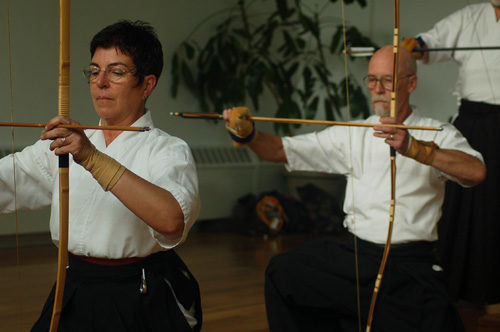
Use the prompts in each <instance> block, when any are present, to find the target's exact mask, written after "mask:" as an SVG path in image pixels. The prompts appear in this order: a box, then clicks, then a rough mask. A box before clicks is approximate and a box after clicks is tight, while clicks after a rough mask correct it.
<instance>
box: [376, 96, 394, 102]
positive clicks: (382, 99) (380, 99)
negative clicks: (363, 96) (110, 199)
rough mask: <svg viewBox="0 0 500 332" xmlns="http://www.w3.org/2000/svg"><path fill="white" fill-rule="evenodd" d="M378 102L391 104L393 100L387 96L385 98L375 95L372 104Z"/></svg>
mask: <svg viewBox="0 0 500 332" xmlns="http://www.w3.org/2000/svg"><path fill="white" fill-rule="evenodd" d="M376 101H383V102H386V103H389V102H390V101H391V100H390V99H389V98H388V97H387V96H384V95H374V96H373V97H372V102H373V103H374V102H376Z"/></svg>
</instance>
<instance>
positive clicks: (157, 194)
mask: <svg viewBox="0 0 500 332" xmlns="http://www.w3.org/2000/svg"><path fill="white" fill-rule="evenodd" d="M111 192H112V193H113V194H114V195H115V196H116V197H117V198H118V199H119V200H120V201H121V202H122V203H123V204H124V205H125V206H126V207H127V208H128V209H129V210H130V211H132V212H133V213H134V214H135V215H137V216H138V217H139V218H141V219H142V220H143V221H144V222H145V223H146V224H148V225H149V226H150V227H151V228H153V229H154V230H156V231H157V232H159V233H161V234H163V235H164V236H167V237H169V238H173V239H176V238H179V237H180V236H181V235H182V232H183V231H184V214H183V212H182V209H181V207H180V205H179V203H178V202H177V200H176V199H175V198H174V196H173V195H172V194H171V193H170V192H168V191H167V190H165V189H163V188H160V187H158V186H156V185H154V184H152V183H150V182H148V181H146V180H144V179H143V178H141V177H139V176H137V175H136V174H134V173H133V172H131V171H129V170H125V172H124V173H123V175H122V176H121V178H120V180H118V182H117V183H116V184H115V186H114V187H113V188H112V189H111Z"/></svg>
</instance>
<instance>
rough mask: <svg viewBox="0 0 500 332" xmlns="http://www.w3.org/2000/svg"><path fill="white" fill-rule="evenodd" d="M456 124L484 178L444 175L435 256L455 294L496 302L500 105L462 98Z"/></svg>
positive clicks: (499, 244) (499, 273)
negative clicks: (475, 181)
mask: <svg viewBox="0 0 500 332" xmlns="http://www.w3.org/2000/svg"><path fill="white" fill-rule="evenodd" d="M454 125H455V126H456V127H457V128H458V129H459V130H460V131H461V132H462V134H463V135H464V136H465V137H466V138H467V140H468V141H469V144H470V145H471V146H472V148H473V149H475V150H477V151H479V152H481V154H482V155H483V158H484V161H485V164H486V168H487V176H486V180H485V181H484V182H483V183H481V184H479V185H477V186H475V187H472V188H463V187H461V186H460V185H458V184H456V183H454V182H452V181H448V183H447V185H446V195H445V202H444V204H443V216H442V218H441V221H440V222H439V224H438V228H439V252H440V254H439V257H440V260H441V261H442V264H443V267H444V269H445V271H446V273H447V279H448V284H449V292H450V295H451V296H452V298H453V299H454V300H458V299H461V300H466V301H469V302H472V303H474V304H476V305H485V304H492V303H499V302H500V283H499V282H498V281H499V280H500V264H499V262H500V105H490V104H485V103H477V102H470V101H467V100H462V103H461V106H460V109H459V116H458V117H457V119H456V120H455V122H454Z"/></svg>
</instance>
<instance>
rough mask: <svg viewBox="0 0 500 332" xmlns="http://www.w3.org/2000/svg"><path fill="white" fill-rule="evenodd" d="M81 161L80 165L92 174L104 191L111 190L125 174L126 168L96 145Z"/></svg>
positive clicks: (92, 146)
mask: <svg viewBox="0 0 500 332" xmlns="http://www.w3.org/2000/svg"><path fill="white" fill-rule="evenodd" d="M80 159H81V160H80V161H79V164H80V165H82V166H83V167H84V168H85V169H86V170H87V171H89V172H90V173H91V174H92V176H93V177H94V178H95V179H96V180H97V182H99V184H100V185H101V187H102V188H103V189H104V191H109V190H111V188H113V187H114V185H115V184H116V183H117V182H118V180H119V179H120V178H121V176H122V175H123V173H124V172H125V167H123V166H122V165H121V164H120V163H119V162H117V161H116V160H114V159H113V158H111V157H110V156H108V155H107V154H105V153H102V152H100V151H99V150H97V149H96V147H95V146H94V145H91V149H89V150H88V153H86V154H85V155H83V156H81V158H80Z"/></svg>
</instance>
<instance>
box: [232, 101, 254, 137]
mask: <svg viewBox="0 0 500 332" xmlns="http://www.w3.org/2000/svg"><path fill="white" fill-rule="evenodd" d="M251 116H252V114H251V112H250V110H249V109H248V108H247V107H243V106H241V107H233V108H232V110H231V115H230V116H229V124H227V125H226V129H227V130H228V131H229V136H231V139H232V140H233V144H234V145H235V146H241V145H245V144H248V143H250V142H251V141H252V140H254V139H255V138H256V137H257V135H256V131H255V123H254V122H253V121H252V120H251V119H250V117H251Z"/></svg>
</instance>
